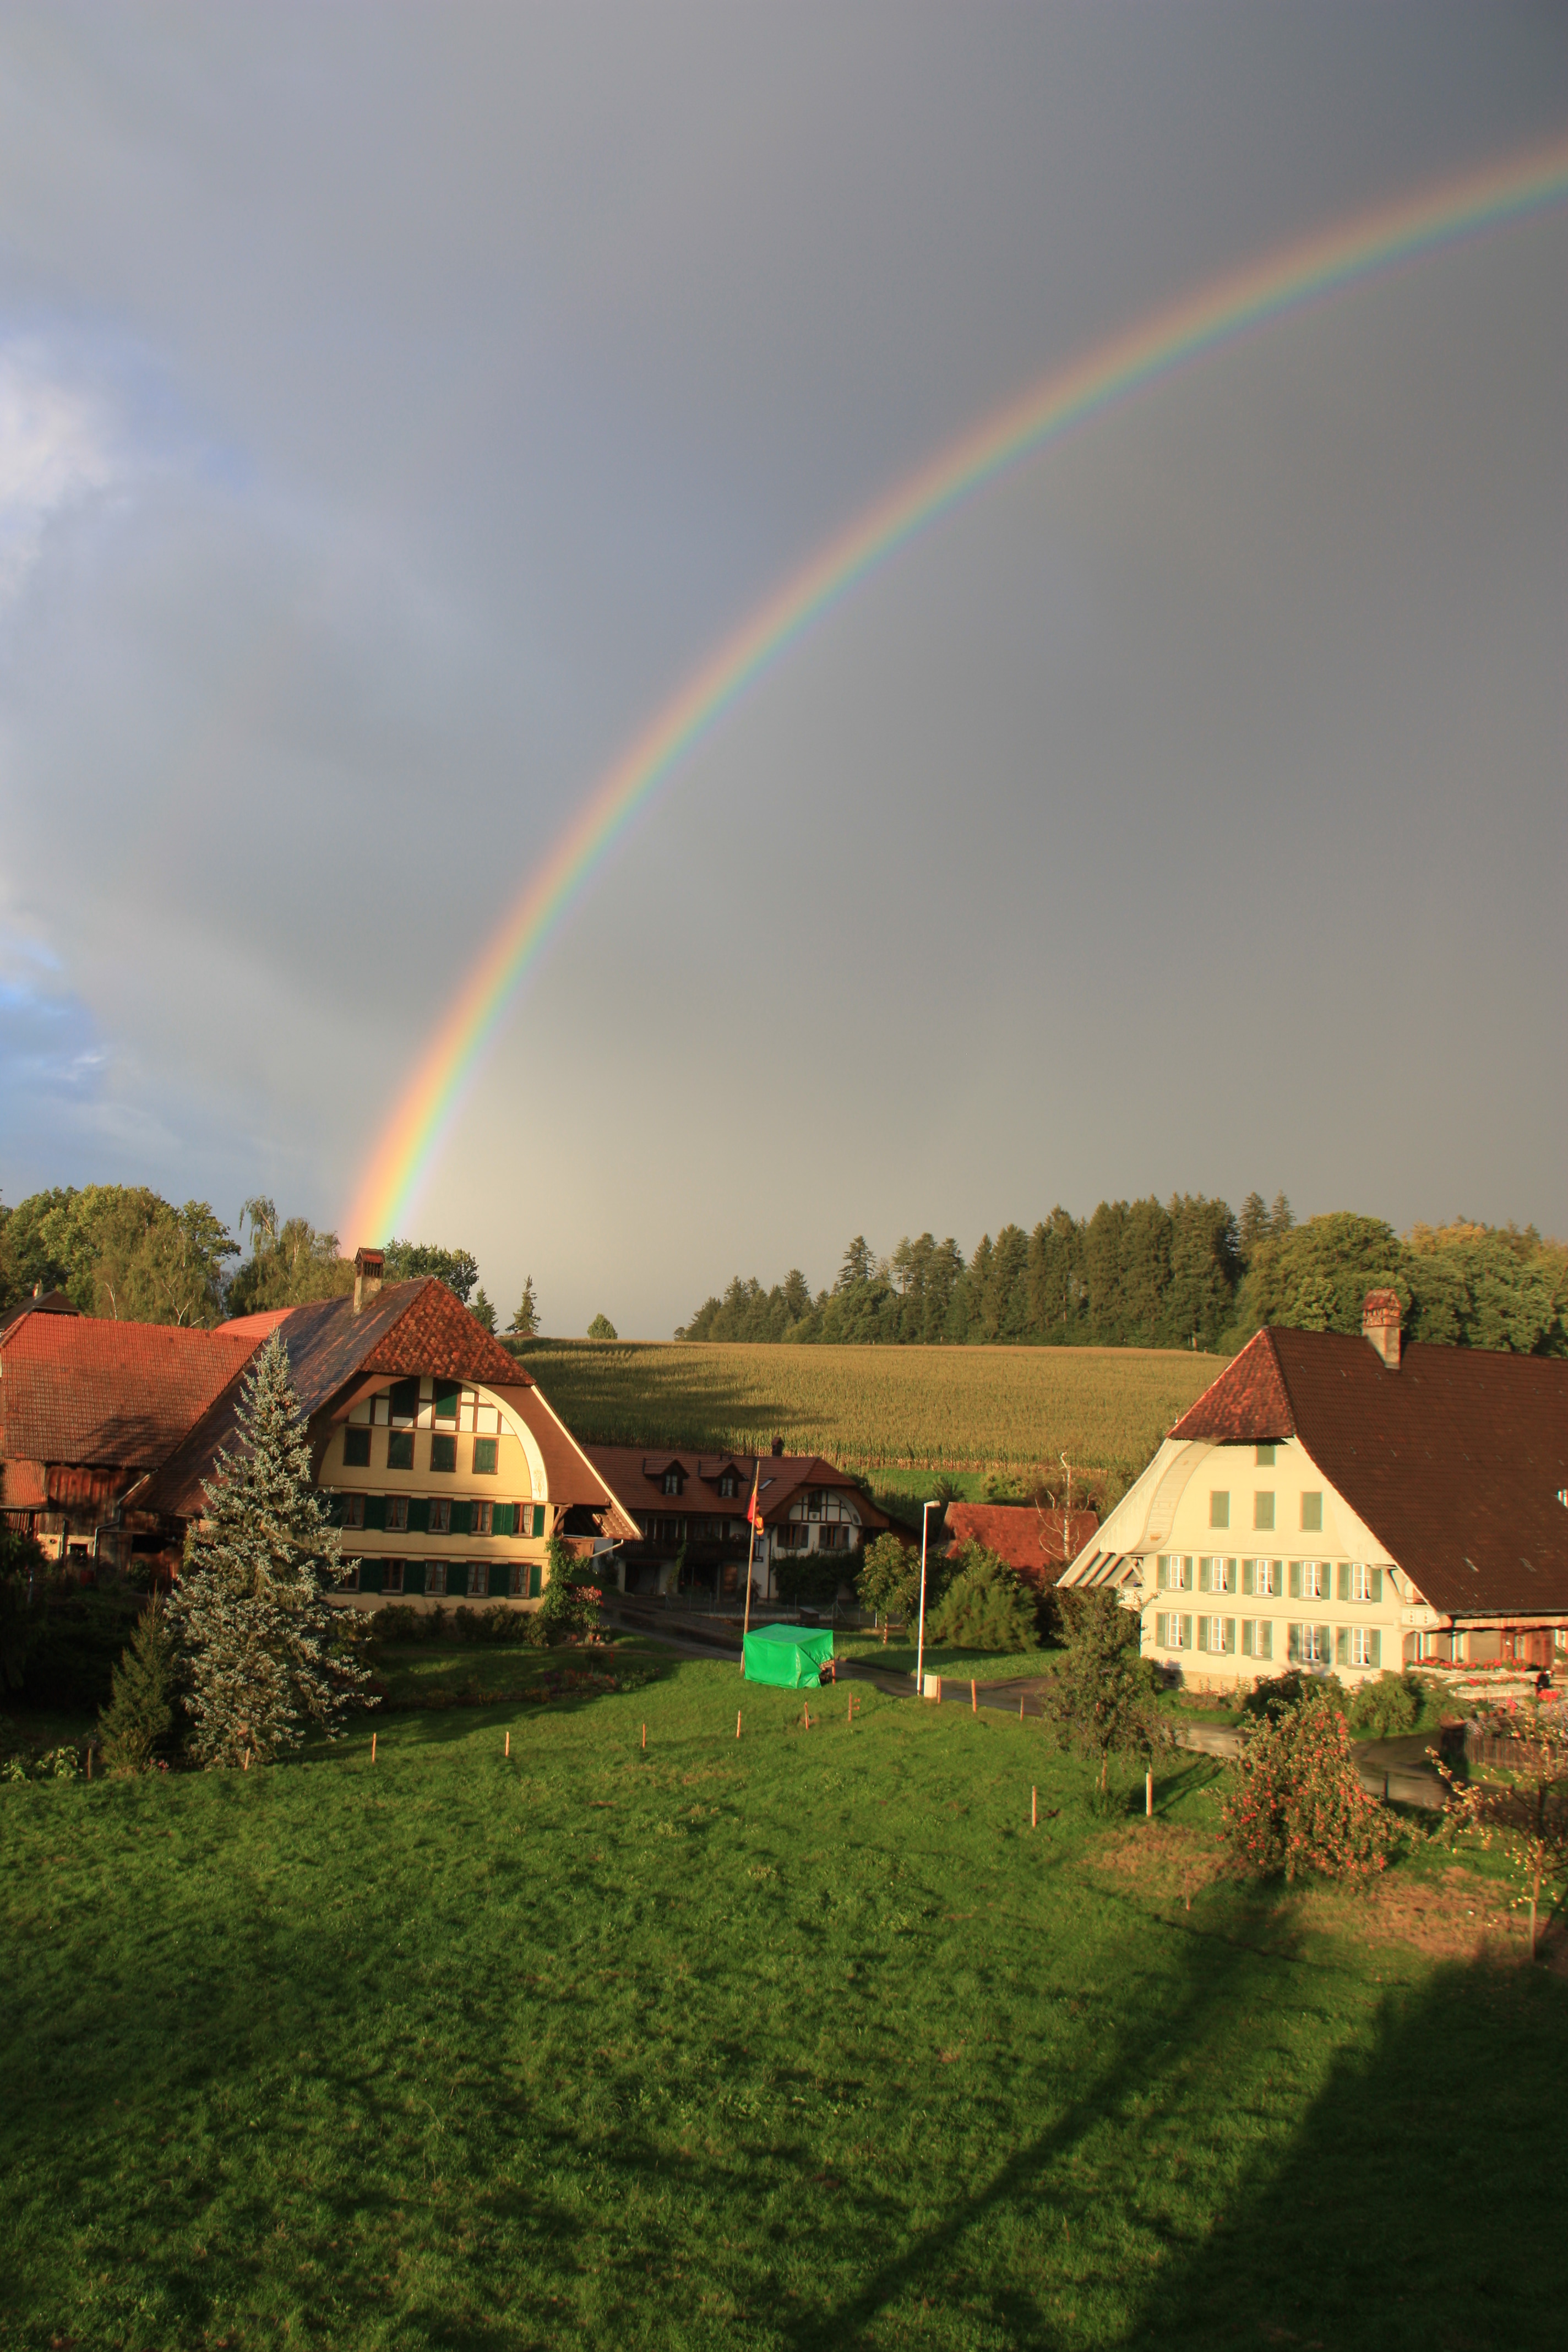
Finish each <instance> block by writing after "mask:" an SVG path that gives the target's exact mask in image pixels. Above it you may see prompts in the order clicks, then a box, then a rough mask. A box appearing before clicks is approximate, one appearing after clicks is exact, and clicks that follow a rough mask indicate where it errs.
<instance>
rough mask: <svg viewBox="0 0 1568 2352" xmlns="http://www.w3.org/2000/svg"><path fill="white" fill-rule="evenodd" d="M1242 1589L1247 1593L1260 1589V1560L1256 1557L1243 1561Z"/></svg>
mask: <svg viewBox="0 0 1568 2352" xmlns="http://www.w3.org/2000/svg"><path fill="white" fill-rule="evenodd" d="M1241 1589H1242V1591H1243V1592H1247V1593H1252V1592H1256V1591H1257V1590H1258V1562H1257V1561H1256V1560H1255V1559H1244V1560H1243V1561H1242V1563H1241Z"/></svg>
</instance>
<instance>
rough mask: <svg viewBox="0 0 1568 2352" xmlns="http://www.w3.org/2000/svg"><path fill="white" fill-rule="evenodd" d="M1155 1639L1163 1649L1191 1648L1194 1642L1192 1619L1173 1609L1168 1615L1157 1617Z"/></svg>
mask: <svg viewBox="0 0 1568 2352" xmlns="http://www.w3.org/2000/svg"><path fill="white" fill-rule="evenodd" d="M1154 1639H1155V1641H1156V1643H1158V1644H1159V1646H1160V1648H1161V1649H1162V1650H1190V1649H1191V1647H1192V1643H1193V1621H1192V1619H1191V1618H1190V1617H1178V1616H1177V1615H1176V1614H1175V1612H1172V1613H1171V1615H1170V1616H1168V1617H1156V1618H1155V1620H1154Z"/></svg>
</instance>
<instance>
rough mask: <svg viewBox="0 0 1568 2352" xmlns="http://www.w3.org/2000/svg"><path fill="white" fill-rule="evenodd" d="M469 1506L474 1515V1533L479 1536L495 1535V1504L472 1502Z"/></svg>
mask: <svg viewBox="0 0 1568 2352" xmlns="http://www.w3.org/2000/svg"><path fill="white" fill-rule="evenodd" d="M469 1509H470V1510H471V1511H472V1513H473V1515H474V1517H473V1533H474V1534H475V1535H477V1536H493V1535H494V1533H495V1531H496V1528H495V1515H496V1507H495V1505H494V1504H493V1503H471V1504H470V1505H469Z"/></svg>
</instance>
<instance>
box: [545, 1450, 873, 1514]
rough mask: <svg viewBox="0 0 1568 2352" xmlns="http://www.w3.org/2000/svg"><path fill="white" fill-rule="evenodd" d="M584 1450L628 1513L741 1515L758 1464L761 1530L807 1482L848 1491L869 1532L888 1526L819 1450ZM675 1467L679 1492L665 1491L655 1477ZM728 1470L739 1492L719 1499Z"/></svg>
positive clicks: (794, 1499)
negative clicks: (678, 1472)
mask: <svg viewBox="0 0 1568 2352" xmlns="http://www.w3.org/2000/svg"><path fill="white" fill-rule="evenodd" d="M583 1451H584V1454H586V1455H587V1456H588V1459H589V1461H590V1462H592V1463H593V1465H594V1466H595V1469H596V1470H598V1471H599V1472H600V1474H601V1475H603V1476H604V1477H605V1479H606V1480H607V1482H608V1483H609V1485H610V1486H612V1487H613V1488H614V1490H615V1492H616V1495H617V1496H619V1497H620V1500H621V1501H622V1503H623V1504H624V1505H625V1506H626V1509H627V1510H630V1511H637V1512H644V1513H650V1512H651V1513H654V1514H656V1515H658V1516H660V1517H663V1516H664V1515H666V1514H672V1513H677V1512H679V1514H680V1515H681V1517H685V1518H693V1517H698V1516H699V1515H706V1514H711V1515H712V1517H715V1518H720V1517H724V1518H732V1517H738V1516H743V1514H744V1512H745V1508H746V1506H747V1504H748V1503H749V1502H750V1501H751V1499H752V1477H753V1475H755V1473H756V1471H757V1469H758V1466H759V1464H760V1465H761V1470H762V1485H761V1487H760V1489H759V1493H760V1496H761V1500H762V1507H763V1526H764V1527H765V1528H771V1527H775V1526H777V1524H778V1522H779V1521H780V1520H781V1519H786V1518H787V1517H789V1512H790V1506H791V1504H792V1503H795V1502H798V1501H799V1499H800V1496H801V1495H802V1494H803V1492H805V1490H806V1489H807V1488H809V1487H812V1486H832V1487H837V1489H838V1490H839V1491H840V1492H843V1491H845V1490H847V1489H853V1490H854V1492H855V1496H856V1505H857V1508H858V1511H859V1513H860V1518H861V1523H862V1525H863V1526H865V1527H867V1528H870V1529H872V1530H873V1532H874V1531H876V1530H877V1529H879V1528H885V1527H888V1526H889V1525H890V1524H891V1522H890V1521H889V1517H888V1515H887V1513H886V1512H885V1511H879V1509H878V1508H877V1507H876V1505H875V1504H874V1503H872V1502H870V1501H868V1498H867V1497H866V1496H864V1495H862V1494H861V1493H860V1492H859V1490H858V1487H856V1485H855V1480H854V1478H853V1476H852V1475H850V1473H849V1472H848V1471H847V1470H840V1469H839V1468H838V1466H837V1464H836V1463H833V1462H825V1461H824V1460H823V1458H822V1456H821V1455H820V1454H761V1455H758V1454H685V1453H675V1452H669V1451H660V1452H658V1453H652V1452H650V1451H649V1450H648V1448H647V1446H643V1445H584V1448H583ZM675 1466H679V1468H680V1469H681V1470H683V1471H684V1472H685V1474H686V1477H685V1486H684V1487H683V1490H682V1492H681V1493H680V1494H679V1496H676V1495H667V1494H666V1493H665V1491H664V1489H663V1487H662V1486H661V1485H660V1484H659V1479H660V1477H661V1476H662V1474H663V1473H664V1472H665V1471H666V1470H667V1469H669V1468H671V1467H675ZM728 1469H732V1470H733V1471H734V1472H735V1474H736V1476H737V1479H738V1480H739V1484H740V1492H739V1493H738V1494H737V1495H733V1496H722V1497H721V1496H720V1493H719V1478H720V1475H721V1473H722V1472H723V1471H725V1470H728Z"/></svg>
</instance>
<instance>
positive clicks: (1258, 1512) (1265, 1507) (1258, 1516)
mask: <svg viewBox="0 0 1568 2352" xmlns="http://www.w3.org/2000/svg"><path fill="white" fill-rule="evenodd" d="M1269 1451H1270V1452H1271V1453H1272V1451H1273V1448H1272V1447H1270V1448H1269ZM1252 1524H1253V1526H1254V1527H1255V1528H1271V1527H1272V1526H1273V1525H1274V1497H1273V1496H1272V1495H1270V1494H1265V1493H1262V1492H1259V1493H1258V1494H1256V1495H1254V1496H1253V1498H1252Z"/></svg>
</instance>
